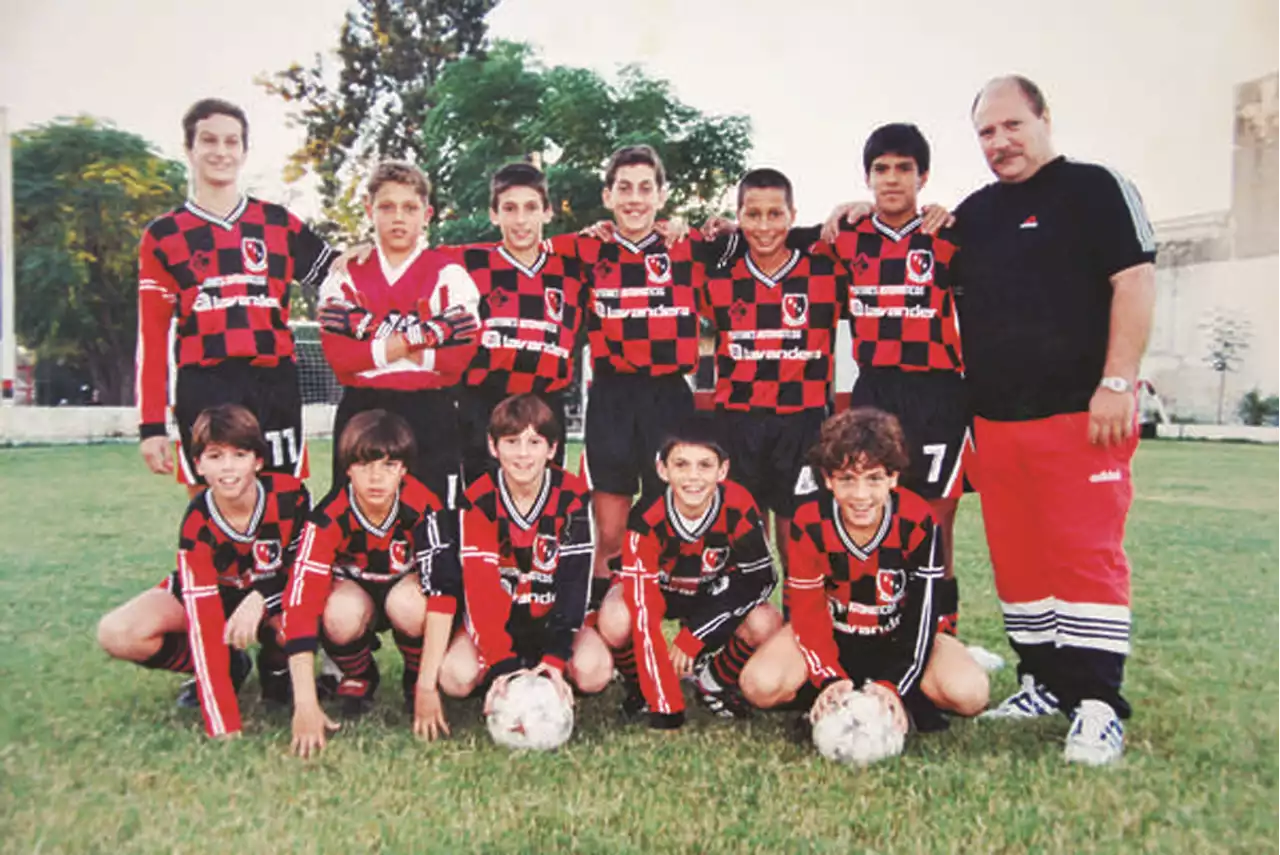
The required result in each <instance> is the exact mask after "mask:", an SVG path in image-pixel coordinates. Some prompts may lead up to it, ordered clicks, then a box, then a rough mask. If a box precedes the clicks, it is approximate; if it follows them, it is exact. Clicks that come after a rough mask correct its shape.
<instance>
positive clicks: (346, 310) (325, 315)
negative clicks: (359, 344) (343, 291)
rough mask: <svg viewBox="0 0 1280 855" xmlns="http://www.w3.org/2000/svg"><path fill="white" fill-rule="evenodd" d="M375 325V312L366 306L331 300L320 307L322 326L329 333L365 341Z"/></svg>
mask: <svg viewBox="0 0 1280 855" xmlns="http://www.w3.org/2000/svg"><path fill="white" fill-rule="evenodd" d="M371 326H373V313H372V312H370V311H369V310H368V309H366V308H365V307H364V306H358V305H355V304H354V303H347V302H342V301H336V300H331V301H330V302H328V303H325V304H324V305H323V306H321V307H320V328H321V329H323V330H324V331H325V332H327V333H333V334H334V335H341V336H346V337H347V338H354V339H355V340H356V341H364V340H365V339H367V338H368V337H369V328H370V327H371Z"/></svg>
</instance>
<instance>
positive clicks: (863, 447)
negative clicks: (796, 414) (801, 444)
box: [809, 407, 910, 475]
mask: <svg viewBox="0 0 1280 855" xmlns="http://www.w3.org/2000/svg"><path fill="white" fill-rule="evenodd" d="M909 462H910V457H909V456H908V454H907V442H906V439H905V438H904V437H903V435H902V425H900V424H899V423H898V419H897V417H896V416H892V415H890V414H889V413H886V412H885V411H884V410H877V409H876V408H874V407H858V408H856V409H852V410H846V411H845V412H843V413H840V414H839V415H836V416H832V417H831V418H829V419H827V420H826V421H825V422H823V423H822V434H821V436H819V438H818V443H817V444H816V445H815V446H814V447H813V448H812V449H810V451H809V463H810V465H812V466H814V467H815V468H817V469H820V470H822V471H823V472H824V473H826V474H827V475H832V474H834V473H836V472H839V471H840V470H841V469H847V468H849V467H854V468H857V469H872V468H875V467H876V466H883V467H884V468H885V471H886V472H888V473H889V474H891V475H892V474H894V473H897V472H902V471H903V470H904V469H906V468H907V465H908V463H909Z"/></svg>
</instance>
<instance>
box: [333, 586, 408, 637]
mask: <svg viewBox="0 0 1280 855" xmlns="http://www.w3.org/2000/svg"><path fill="white" fill-rule="evenodd" d="M403 578H404V576H397V577H396V578H394V579H388V580H387V581H385V582H382V581H374V580H372V579H356V578H353V577H351V576H343V575H340V574H335V575H334V577H333V580H334V582H338V581H347V582H355V583H356V584H357V585H359V586H360V590H362V591H364V592H365V593H366V594H368V595H369V599H370V600H372V601H373V616H372V617H371V618H369V628H368V630H367V631H368V632H386V631H387V630H389V629H391V619H390V618H389V617H387V596H388V595H389V594H390V593H391V589H392V588H394V587H395V586H396V585H397V584H399V582H400V580H401V579H403ZM322 623H323V622H322Z"/></svg>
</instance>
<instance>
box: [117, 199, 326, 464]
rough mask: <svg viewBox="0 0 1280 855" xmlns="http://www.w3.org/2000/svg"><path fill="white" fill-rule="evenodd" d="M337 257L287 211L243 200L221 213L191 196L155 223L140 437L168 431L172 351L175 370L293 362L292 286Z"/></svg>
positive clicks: (143, 280)
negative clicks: (172, 336) (172, 328)
mask: <svg viewBox="0 0 1280 855" xmlns="http://www.w3.org/2000/svg"><path fill="white" fill-rule="evenodd" d="M334 255H335V253H334V251H333V250H332V249H330V247H329V246H328V244H326V243H325V242H324V240H323V239H321V238H320V237H319V236H318V235H316V233H315V232H313V231H311V229H310V228H308V227H307V225H306V224H305V223H303V222H302V221H301V220H300V219H298V218H297V217H295V216H294V215H293V214H291V213H289V211H288V209H286V208H284V207H282V206H280V205H273V204H271V203H270V202H262V201H260V200H258V199H253V198H250V197H247V196H246V197H244V198H243V199H242V200H241V201H240V204H239V205H237V206H236V209H235V210H234V211H232V212H231V213H230V214H228V215H227V216H226V217H225V218H223V217H219V216H216V215H214V214H211V213H209V212H208V211H206V210H204V209H203V208H201V207H199V206H198V205H196V203H195V202H192V201H190V200H188V201H187V202H185V203H184V204H182V205H181V206H179V207H178V208H175V209H174V210H173V211H170V212H169V213H167V214H165V215H163V216H161V217H158V218H156V219H155V220H153V221H152V222H151V223H150V224H149V225H148V226H147V229H146V231H145V232H144V233H143V235H142V244H141V246H140V247H139V249H138V351H137V371H138V377H137V399H138V420H139V422H140V426H139V431H140V433H141V435H142V438H143V439H146V438H147V437H151V436H164V433H165V411H166V407H167V406H168V404H169V397H168V395H169V382H168V381H169V359H170V357H171V356H172V357H173V358H174V359H175V360H176V364H177V365H178V366H179V367H181V366H186V365H206V366H207V365H217V364H218V363H220V362H222V361H223V360H225V359H247V360H250V361H251V362H252V364H254V365H261V366H271V365H277V364H278V363H279V362H280V361H281V360H283V359H290V358H292V357H293V350H294V348H293V333H292V332H291V331H290V329H289V288H290V284H291V283H292V282H293V281H294V280H297V281H298V282H300V283H302V284H303V285H314V284H316V283H318V282H319V281H320V280H321V279H323V278H324V275H325V273H326V271H328V269H329V264H330V262H332V260H333V258H334ZM175 322H176V328H175V333H176V336H175V339H174V343H173V350H172V351H170V349H169V327H170V325H171V324H172V323H175Z"/></svg>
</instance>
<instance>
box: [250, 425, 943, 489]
mask: <svg viewBox="0 0 1280 855" xmlns="http://www.w3.org/2000/svg"><path fill="white" fill-rule="evenodd" d="M263 438H264V439H266V441H267V444H268V445H270V446H271V465H272V466H273V467H280V466H285V465H292V464H294V463H297V462H298V435H297V433H296V432H295V431H294V429H293V428H291V427H287V428H285V429H283V430H269V431H267V432H266V433H265V434H263ZM926 447H927V446H926ZM286 454H287V455H288V456H286ZM935 468H936V467H935ZM930 471H932V470H930ZM930 480H933V478H932V477H930Z"/></svg>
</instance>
